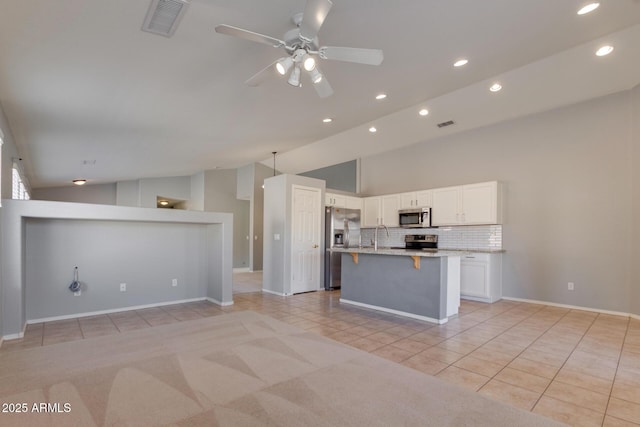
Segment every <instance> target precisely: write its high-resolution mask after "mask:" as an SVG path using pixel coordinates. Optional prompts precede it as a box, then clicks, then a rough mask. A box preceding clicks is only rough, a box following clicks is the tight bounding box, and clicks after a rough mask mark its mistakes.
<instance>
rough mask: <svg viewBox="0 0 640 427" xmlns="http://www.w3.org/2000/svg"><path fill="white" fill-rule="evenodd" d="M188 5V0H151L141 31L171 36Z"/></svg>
mask: <svg viewBox="0 0 640 427" xmlns="http://www.w3.org/2000/svg"><path fill="white" fill-rule="evenodd" d="M187 6H189V1H188V0H151V5H150V6H149V10H148V11H147V16H146V17H145V18H144V24H142V31H147V32H149V33H154V34H159V35H161V36H165V37H171V36H172V35H173V33H175V31H176V28H177V27H178V24H179V23H180V20H181V19H182V16H183V15H184V13H185V12H186V10H187Z"/></svg>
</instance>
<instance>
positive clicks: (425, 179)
mask: <svg viewBox="0 0 640 427" xmlns="http://www.w3.org/2000/svg"><path fill="white" fill-rule="evenodd" d="M637 92H638V89H637V88H636V90H635V91H634V92H631V91H627V92H622V93H617V94H613V95H610V96H607V97H603V98H600V99H596V100H591V101H588V102H585V103H581V104H577V105H573V106H570V107H566V108H561V109H557V110H553V111H549V112H545V113H541V114H536V115H532V116H529V117H525V118H520V119H515V120H511V121H508V122H504V123H502V124H498V125H494V126H490V127H486V128H482V129H478V130H474V131H469V132H466V133H463V134H458V135H454V136H451V137H445V138H441V139H437V140H433V141H428V142H424V143H419V144H416V145H413V146H410V147H407V148H403V149H399V150H395V151H392V152H388V153H385V154H382V155H377V156H372V157H367V158H363V159H362V160H361V186H362V188H361V191H362V192H364V193H368V194H384V193H394V192H402V191H411V190H418V189H423V188H424V189H426V188H435V187H444V186H448V185H456V184H465V183H473V182H482V181H490V180H500V181H502V182H504V183H505V184H506V189H507V193H506V223H505V225H504V226H503V245H504V248H505V249H506V253H505V255H504V263H503V286H504V291H503V293H504V295H505V296H510V297H516V298H526V299H533V300H541V301H547V302H554V303H561V304H570V305H576V306H583V307H592V308H598V309H605V310H613V311H622V312H629V311H632V310H633V311H634V312H635V313H640V311H639V310H638V309H639V308H640V307H638V303H633V304H634V305H633V306H632V305H631V303H630V300H632V298H631V283H632V282H631V277H630V273H629V272H630V266H631V263H632V262H635V263H636V264H637V259H638V254H639V253H640V252H638V244H637V243H633V244H634V247H635V257H633V256H632V250H631V247H632V246H631V245H632V241H631V231H632V229H634V228H635V229H636V239H635V240H634V242H638V241H639V240H638V238H637V237H638V236H637V233H638V231H637V227H638V225H637V222H638V219H637V218H638V215H637V214H636V215H635V218H634V217H633V216H632V208H633V207H634V206H635V207H636V209H637V208H638V190H637V186H634V185H632V182H635V183H637V182H639V181H638V177H637V175H636V177H635V181H634V179H633V175H632V171H634V170H635V171H637V169H638V168H639V167H640V162H638V156H637V150H638V144H639V142H638V134H637V133H636V135H635V138H632V136H631V129H632V127H633V126H634V125H632V123H634V122H635V129H636V130H637V127H638V125H637V123H638V121H640V116H639V115H638V111H637V110H636V111H635V113H634V112H633V104H632V100H633V99H634V98H635V100H636V102H637V101H638V93H637ZM633 114H635V117H634V116H633ZM632 149H633V150H636V157H635V159H632V158H631V157H630V153H631V152H632ZM636 173H637V172H636ZM632 191H635V196H633V193H632ZM637 212H640V211H638V210H636V213H637ZM634 259H635V261H634ZM635 274H636V276H635V278H636V281H634V282H633V283H634V289H635V288H637V287H638V281H637V278H638V272H637V270H636V273H635ZM569 281H572V282H575V286H576V290H575V291H573V292H570V291H568V290H567V282H569ZM634 292H635V293H636V296H637V290H634ZM635 301H638V298H635Z"/></svg>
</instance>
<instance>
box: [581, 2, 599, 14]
mask: <svg viewBox="0 0 640 427" xmlns="http://www.w3.org/2000/svg"><path fill="white" fill-rule="evenodd" d="M599 6H600V3H589V4H587V5H585V6H583V7H582V8H580V10H579V11H578V15H586V14H587V13H589V12H593V11H594V10H596V9H597V8H598V7H599Z"/></svg>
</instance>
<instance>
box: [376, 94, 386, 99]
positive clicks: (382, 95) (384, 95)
mask: <svg viewBox="0 0 640 427" xmlns="http://www.w3.org/2000/svg"><path fill="white" fill-rule="evenodd" d="M386 97H387V94H386V93H380V94H378V95H376V99H377V100H381V99H385V98H386Z"/></svg>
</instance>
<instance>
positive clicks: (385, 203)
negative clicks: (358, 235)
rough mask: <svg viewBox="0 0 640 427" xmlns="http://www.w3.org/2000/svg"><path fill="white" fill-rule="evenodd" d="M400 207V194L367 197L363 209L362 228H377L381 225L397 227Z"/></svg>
mask: <svg viewBox="0 0 640 427" xmlns="http://www.w3.org/2000/svg"><path fill="white" fill-rule="evenodd" d="M399 207H400V197H399V195H398V194H390V195H387V196H378V197H365V198H364V200H363V208H362V227H375V226H377V225H380V224H384V225H386V226H387V227H397V226H398V209H399Z"/></svg>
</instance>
